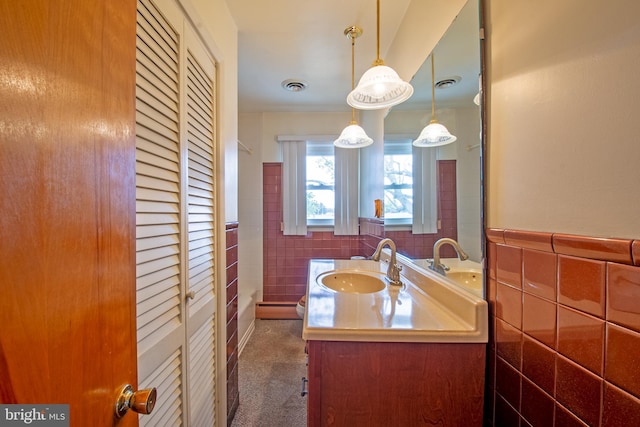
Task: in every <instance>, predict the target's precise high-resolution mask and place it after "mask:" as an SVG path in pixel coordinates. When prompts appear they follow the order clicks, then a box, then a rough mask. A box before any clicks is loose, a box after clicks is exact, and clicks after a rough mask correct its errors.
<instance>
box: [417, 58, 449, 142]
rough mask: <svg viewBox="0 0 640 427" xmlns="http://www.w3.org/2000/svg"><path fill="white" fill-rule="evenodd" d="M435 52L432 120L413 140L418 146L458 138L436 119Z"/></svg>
mask: <svg viewBox="0 0 640 427" xmlns="http://www.w3.org/2000/svg"><path fill="white" fill-rule="evenodd" d="M433 62H434V61H433V53H431V122H429V124H428V125H427V126H425V128H424V129H422V132H420V136H418V139H416V140H415V141H413V145H415V146H416V147H439V146H441V145H446V144H450V143H452V142H454V141H455V140H456V139H457V138H456V137H455V136H453V135H451V134H450V133H449V131H448V130H447V128H446V127H445V126H444V125H441V124H440V123H438V121H437V120H436V91H435V87H436V84H435V77H434V65H433Z"/></svg>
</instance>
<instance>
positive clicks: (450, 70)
mask: <svg viewBox="0 0 640 427" xmlns="http://www.w3.org/2000/svg"><path fill="white" fill-rule="evenodd" d="M478 3H479V2H478V1H477V0H469V1H468V2H467V3H466V4H465V5H464V7H463V8H462V10H461V11H460V13H459V15H458V16H457V18H456V19H455V20H454V21H453V23H452V24H451V26H450V27H449V29H448V30H447V32H446V33H445V35H444V36H443V37H442V39H441V40H440V41H439V43H438V44H437V46H436V47H435V49H434V50H433V52H432V53H433V56H434V69H435V73H434V77H435V87H436V88H435V108H436V111H435V115H436V118H437V120H438V122H440V123H442V124H444V125H445V126H446V127H447V128H448V129H449V131H450V132H451V133H452V134H454V135H455V136H456V137H457V140H456V141H455V142H454V143H452V144H449V145H446V146H442V147H439V148H421V149H422V150H437V153H436V159H437V162H442V161H444V162H446V161H450V162H448V163H447V164H448V165H449V166H454V167H455V172H454V175H455V176H454V179H455V206H454V204H447V203H446V202H443V201H442V200H440V215H445V216H446V215H447V212H446V209H447V208H448V206H454V210H455V212H454V214H455V224H456V230H455V234H456V236H455V237H456V239H457V240H458V242H459V243H460V245H461V246H462V248H463V249H464V250H465V251H466V252H467V253H468V254H469V256H470V259H472V260H473V261H476V262H481V260H482V257H483V253H482V206H483V201H482V190H481V188H482V186H481V175H482V143H481V111H480V105H478V104H480V102H479V99H478V97H477V95H478V94H479V88H480V73H481V59H480V58H481V56H480V55H481V53H480V40H479V23H480V20H479V4H478ZM424 59H425V60H424V63H423V65H422V66H421V68H420V69H419V70H418V72H417V73H416V74H415V76H414V78H413V79H412V81H411V84H412V85H413V87H414V94H413V96H412V97H411V98H410V99H409V100H408V101H406V102H404V103H403V104H400V105H398V106H396V107H393V109H392V110H391V111H389V113H388V114H387V116H386V118H385V125H384V132H385V144H386V143H387V141H393V140H402V139H405V140H407V139H411V140H413V139H415V138H416V137H417V136H418V134H419V133H420V131H421V130H422V128H424V127H425V126H426V125H427V124H428V123H429V121H430V120H431V101H432V96H431V92H432V91H431V85H432V78H431V76H432V74H431V58H430V57H427V58H424ZM451 184H452V183H447V182H439V183H438V185H439V186H441V185H451ZM451 216H453V214H452V215H451ZM394 228H395V229H399V228H401V227H400V226H393V225H389V226H386V227H385V229H386V230H385V232H386V233H388V232H389V231H391V230H394ZM420 238H424V239H425V240H427V241H429V242H433V239H434V236H433V235H413V236H412V239H413V240H415V239H420ZM398 252H399V253H403V254H404V255H407V256H409V257H412V258H413V257H414V255H413V254H411V253H410V252H411V251H409V250H407V248H403V247H402V244H401V243H400V244H399V245H398Z"/></svg>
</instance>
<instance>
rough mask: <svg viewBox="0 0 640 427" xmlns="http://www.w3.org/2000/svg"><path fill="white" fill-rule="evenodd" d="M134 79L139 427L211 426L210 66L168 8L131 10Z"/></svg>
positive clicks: (162, 3) (143, 1) (149, 4)
mask: <svg viewBox="0 0 640 427" xmlns="http://www.w3.org/2000/svg"><path fill="white" fill-rule="evenodd" d="M136 71H137V80H136V82H137V87H136V99H137V128H136V135H137V139H136V194H137V319H138V372H139V383H140V387H147V386H153V387H156V388H157V389H158V401H157V405H156V408H155V410H154V412H153V413H152V415H151V416H148V417H146V418H140V424H141V425H148V426H180V425H187V426H193V427H199V426H213V425H214V424H215V416H216V410H215V409H216V401H215V400H216V396H215V372H216V370H215V330H216V327H215V314H216V313H215V306H216V299H215V281H214V277H215V264H214V261H215V258H214V248H215V233H214V230H215V228H214V226H215V215H214V212H215V182H214V177H215V174H214V164H215V162H214V153H215V150H214V141H215V138H214V136H215V135H214V126H213V124H214V123H215V120H214V112H215V108H214V87H215V81H214V78H215V66H214V63H213V61H212V60H211V58H210V56H209V55H208V54H207V52H206V50H204V48H203V47H202V46H201V44H200V43H199V41H198V39H197V37H196V36H195V35H194V33H193V32H192V30H191V29H190V28H189V25H188V23H187V22H186V20H185V19H184V17H183V15H182V12H181V11H180V10H179V9H178V8H177V7H176V5H175V3H174V2H173V0H154V1H151V0H139V1H138V39H137V70H136Z"/></svg>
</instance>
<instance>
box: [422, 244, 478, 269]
mask: <svg viewBox="0 0 640 427" xmlns="http://www.w3.org/2000/svg"><path fill="white" fill-rule="evenodd" d="M444 244H449V245H451V246H453V249H455V251H456V254H458V258H459V259H460V261H464V260H466V259H469V255H467V253H466V252H465V251H464V250H462V248H461V247H460V245H459V244H458V242H456V241H455V240H453V239H449V238H448V237H444V238H442V239H439V240H438V241H437V242H436V243H435V244H434V245H433V263H432V264H431V265H430V266H429V268H430V269H432V270H433V271H435V272H436V273H440V274H442V275H443V276H446V275H447V273H446V271H447V270H448V269H449V268H447V266H445V265H444V264H442V263H441V262H440V248H441V247H442V245H444Z"/></svg>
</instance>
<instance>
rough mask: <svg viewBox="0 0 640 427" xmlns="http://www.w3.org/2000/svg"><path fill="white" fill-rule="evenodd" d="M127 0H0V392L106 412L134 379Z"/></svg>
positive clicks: (83, 417) (103, 420)
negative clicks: (120, 392)
mask: <svg viewBox="0 0 640 427" xmlns="http://www.w3.org/2000/svg"><path fill="white" fill-rule="evenodd" d="M135 20H136V2H135V0H109V1H104V2H102V1H100V2H97V1H96V2H92V1H86V0H65V1H50V0H29V1H2V2H0V24H1V25H0V26H1V27H2V37H0V399H1V400H2V402H3V403H31V404H34V403H41V404H52V403H66V404H70V421H71V426H98V427H100V426H112V425H120V426H123V425H127V426H134V425H137V415H136V414H135V413H131V412H130V413H128V414H127V415H125V416H124V418H122V419H121V420H117V419H116V418H115V417H114V415H113V414H114V405H115V401H116V398H117V395H118V392H119V390H120V388H121V387H122V386H123V385H124V384H127V383H129V384H132V385H133V386H134V389H135V387H136V386H137V384H136V381H137V379H136V377H137V371H136V330H135V243H134V237H135V99H134V97H135Z"/></svg>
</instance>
